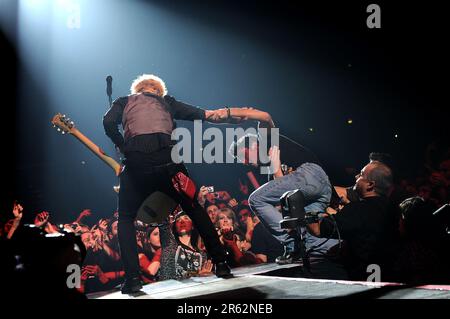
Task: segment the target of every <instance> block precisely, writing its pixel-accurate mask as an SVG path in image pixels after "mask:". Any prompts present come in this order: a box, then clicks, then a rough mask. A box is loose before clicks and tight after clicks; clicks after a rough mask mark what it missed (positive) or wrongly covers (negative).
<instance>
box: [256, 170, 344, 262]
mask: <svg viewBox="0 0 450 319" xmlns="http://www.w3.org/2000/svg"><path fill="white" fill-rule="evenodd" d="M296 189H298V190H299V191H301V192H302V194H303V196H304V198H305V211H306V212H324V211H325V210H326V208H327V206H328V204H329V202H330V198H331V184H330V181H329V179H328V176H327V174H326V173H325V172H324V170H323V169H322V167H320V166H319V165H317V164H313V163H304V164H302V165H301V166H299V167H298V168H297V170H296V171H295V172H293V173H291V174H288V175H285V176H283V177H281V178H277V179H274V180H272V181H270V182H268V183H266V184H264V185H262V186H261V187H260V188H258V189H257V190H255V191H254V192H253V193H252V194H251V195H250V197H249V199H248V201H249V204H250V208H251V209H252V211H253V212H254V213H255V214H256V215H257V216H258V217H259V219H260V220H261V222H262V223H263V225H265V226H266V228H267V229H268V230H269V231H270V233H271V234H272V235H273V236H274V237H275V238H276V239H278V240H279V241H280V242H281V243H282V244H283V245H284V246H285V247H286V249H287V250H288V251H292V250H293V249H294V239H293V238H292V237H291V236H289V234H288V233H287V231H286V230H285V229H282V228H281V227H280V220H281V219H282V218H283V217H282V215H281V212H280V211H279V210H278V209H277V208H276V207H275V206H276V205H280V197H281V196H282V195H283V194H284V193H285V192H287V191H292V190H296ZM302 233H303V234H304V237H305V246H306V249H307V250H309V249H311V248H314V247H315V246H317V245H319V244H321V243H322V242H324V241H325V240H326V239H325V238H318V237H315V236H313V235H311V234H309V233H308V232H307V231H306V229H304V228H302ZM337 243H338V241H337V240H335V239H330V240H328V241H327V242H326V243H325V244H324V245H322V246H320V247H319V248H318V249H317V252H319V254H320V253H322V254H323V253H326V252H327V251H328V250H329V249H330V248H331V247H333V246H334V245H336V244H337ZM312 255H314V253H313V254H312Z"/></svg>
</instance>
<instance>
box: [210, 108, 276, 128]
mask: <svg viewBox="0 0 450 319" xmlns="http://www.w3.org/2000/svg"><path fill="white" fill-rule="evenodd" d="M205 120H206V121H208V122H212V123H239V122H241V121H245V120H256V121H260V122H261V123H262V125H261V126H263V127H275V124H274V123H273V120H272V117H271V116H270V114H269V113H267V112H264V111H260V110H257V109H254V108H249V107H231V108H222V109H218V110H207V111H205Z"/></svg>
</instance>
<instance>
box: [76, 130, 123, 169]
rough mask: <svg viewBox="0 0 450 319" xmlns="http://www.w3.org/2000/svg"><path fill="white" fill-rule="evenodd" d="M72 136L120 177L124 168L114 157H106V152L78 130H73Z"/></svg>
mask: <svg viewBox="0 0 450 319" xmlns="http://www.w3.org/2000/svg"><path fill="white" fill-rule="evenodd" d="M70 134H72V135H73V136H75V137H76V138H77V139H78V140H79V141H80V142H81V143H83V144H84V145H85V146H86V147H87V148H88V149H89V150H91V152H92V153H94V154H95V155H96V156H97V157H99V158H100V159H101V160H102V161H103V162H105V163H106V164H108V166H110V167H111V168H112V169H113V170H114V173H115V174H116V176H119V174H120V172H121V170H122V167H121V165H120V164H119V163H117V162H116V161H115V160H114V159H113V158H112V157H110V156H108V155H106V153H105V151H103V150H102V149H101V148H100V147H98V146H97V145H96V144H95V143H94V142H92V141H91V140H90V139H89V138H87V137H86V136H85V135H84V134H83V133H81V132H80V131H79V130H78V129H76V128H73V129H72V131H71V132H70Z"/></svg>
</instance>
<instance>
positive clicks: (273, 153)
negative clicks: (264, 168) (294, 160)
mask: <svg viewBox="0 0 450 319" xmlns="http://www.w3.org/2000/svg"><path fill="white" fill-rule="evenodd" d="M269 159H270V169H271V171H272V172H273V173H272V174H273V176H274V177H275V178H277V177H281V176H283V172H282V171H281V160H280V149H279V148H278V146H276V145H274V146H272V147H271V148H270V150H269Z"/></svg>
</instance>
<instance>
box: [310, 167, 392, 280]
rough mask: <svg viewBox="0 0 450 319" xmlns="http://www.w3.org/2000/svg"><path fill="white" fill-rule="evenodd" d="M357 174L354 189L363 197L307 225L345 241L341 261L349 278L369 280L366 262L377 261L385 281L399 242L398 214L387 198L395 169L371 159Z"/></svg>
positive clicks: (317, 234)
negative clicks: (392, 170) (392, 171)
mask: <svg viewBox="0 0 450 319" xmlns="http://www.w3.org/2000/svg"><path fill="white" fill-rule="evenodd" d="M355 178H356V182H355V185H354V186H353V189H354V190H355V191H356V192H357V193H358V196H359V198H360V199H361V200H359V201H356V202H350V203H349V204H347V205H345V206H344V208H343V209H342V210H341V211H339V212H337V213H336V214H334V215H329V216H328V217H324V218H322V219H320V220H319V221H317V222H315V223H311V224H308V225H307V228H308V231H309V232H310V233H311V234H313V235H314V236H317V237H332V238H339V237H340V238H341V239H343V240H344V241H345V243H346V246H345V248H346V249H345V251H344V256H343V260H342V262H343V263H344V266H345V268H346V269H347V272H348V275H349V278H350V279H352V280H366V279H367V277H368V273H367V266H369V265H372V264H376V265H378V266H380V269H381V278H382V280H383V281H386V280H388V279H390V276H391V272H392V263H393V258H394V255H395V250H396V247H395V246H396V243H398V214H397V212H396V211H395V209H394V207H393V205H391V203H390V201H389V198H388V194H389V192H390V191H391V188H392V173H391V170H390V169H389V167H387V166H386V165H385V164H383V163H381V162H378V161H372V162H370V163H369V164H367V165H366V166H365V167H364V168H363V169H362V170H361V173H360V174H358V175H356V176H355Z"/></svg>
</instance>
